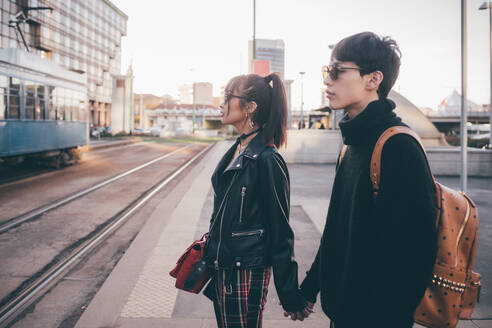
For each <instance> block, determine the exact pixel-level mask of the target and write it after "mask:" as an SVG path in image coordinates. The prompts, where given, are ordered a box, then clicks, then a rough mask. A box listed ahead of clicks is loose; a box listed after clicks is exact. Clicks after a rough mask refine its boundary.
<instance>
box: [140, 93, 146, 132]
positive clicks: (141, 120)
mask: <svg viewBox="0 0 492 328" xmlns="http://www.w3.org/2000/svg"><path fill="white" fill-rule="evenodd" d="M144 120H145V116H144V106H143V94H141V95H140V128H141V129H143V128H144Z"/></svg>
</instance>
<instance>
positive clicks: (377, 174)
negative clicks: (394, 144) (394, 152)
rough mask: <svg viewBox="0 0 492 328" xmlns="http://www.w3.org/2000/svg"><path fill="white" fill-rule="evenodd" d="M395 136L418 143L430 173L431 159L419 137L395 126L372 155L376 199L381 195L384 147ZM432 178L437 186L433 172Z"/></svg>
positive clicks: (379, 141)
mask: <svg viewBox="0 0 492 328" xmlns="http://www.w3.org/2000/svg"><path fill="white" fill-rule="evenodd" d="M395 134H407V135H409V136H411V137H413V138H414V139H415V140H417V141H418V143H419V145H420V147H421V148H422V151H423V152H424V155H425V159H426V161H427V167H428V168H429V171H430V165H429V158H428V157H427V153H426V152H425V148H424V145H423V144H422V141H421V140H420V137H419V135H418V134H417V133H415V132H414V131H413V130H411V129H410V128H408V127H406V126H393V127H391V128H388V129H386V130H385V131H384V132H383V134H381V136H380V137H379V139H378V141H377V142H376V145H375V146H374V150H373V153H372V158H371V182H372V188H373V191H374V198H376V197H377V195H378V193H379V183H380V180H381V155H382V154H383V146H384V144H385V143H386V141H388V139H389V138H391V137H392V136H394V135H395ZM431 176H432V180H433V182H434V184H436V181H435V178H434V175H433V174H432V172H431Z"/></svg>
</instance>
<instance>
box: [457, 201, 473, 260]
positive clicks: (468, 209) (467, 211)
mask: <svg viewBox="0 0 492 328" xmlns="http://www.w3.org/2000/svg"><path fill="white" fill-rule="evenodd" d="M469 217H470V204H468V200H467V201H466V214H465V219H464V220H463V223H462V224H461V228H460V231H459V232H458V238H457V239H456V251H455V254H456V256H455V257H456V261H455V262H454V266H455V267H456V266H457V265H458V245H459V244H460V240H461V237H462V235H463V231H464V230H465V226H466V224H467V223H468V218H469Z"/></svg>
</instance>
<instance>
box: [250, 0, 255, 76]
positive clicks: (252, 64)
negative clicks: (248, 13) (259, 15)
mask: <svg viewBox="0 0 492 328" xmlns="http://www.w3.org/2000/svg"><path fill="white" fill-rule="evenodd" d="M255 59H256V0H253V63H251V66H252V67H253V69H254V60H255Z"/></svg>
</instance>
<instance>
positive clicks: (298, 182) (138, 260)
mask: <svg viewBox="0 0 492 328" xmlns="http://www.w3.org/2000/svg"><path fill="white" fill-rule="evenodd" d="M228 145H229V143H227V142H220V143H218V144H217V145H216V146H214V148H213V149H212V150H211V151H210V152H209V153H208V154H207V155H206V156H205V158H204V159H203V160H202V161H200V163H198V164H197V165H196V166H195V167H194V168H193V169H192V170H191V172H189V173H188V174H187V175H186V176H185V177H184V178H183V179H182V181H181V183H180V187H181V188H187V191H186V192H185V193H184V197H182V199H181V200H179V202H177V205H176V207H175V208H174V210H173V211H172V213H169V212H165V211H163V210H162V209H161V206H160V207H158V208H157V209H156V210H155V212H154V213H153V214H152V216H151V217H150V218H149V220H148V221H147V223H146V224H145V226H144V227H143V229H142V230H141V231H140V233H139V234H138V236H137V237H136V239H135V240H134V241H133V243H132V245H131V246H130V248H129V249H128V250H127V252H126V254H125V255H124V256H123V257H122V259H121V260H120V262H119V263H118V265H117V266H116V267H115V269H114V270H113V272H112V273H111V275H110V276H109V277H108V279H107V280H106V282H105V283H104V285H103V286H102V287H101V289H100V290H99V292H98V293H97V294H96V296H95V297H94V299H93V300H92V302H91V303H90V305H89V306H88V308H87V309H86V311H85V312H84V314H83V315H82V317H81V318H80V320H79V321H78V323H77V325H76V327H77V328H89V327H91V328H96V327H122V328H124V327H186V328H193V327H216V323H215V318H214V316H213V307H212V304H211V302H210V301H209V300H208V299H206V298H205V297H204V296H203V295H201V294H200V295H195V294H190V293H186V292H182V291H178V290H177V289H176V288H174V279H172V278H171V277H170V276H169V274H168V272H169V271H170V270H171V269H172V268H173V267H174V265H175V262H176V260H177V258H178V257H179V255H180V254H181V253H182V251H183V250H184V249H185V248H186V247H187V246H188V245H189V244H190V243H191V241H192V240H193V239H194V238H198V237H199V236H201V234H203V233H204V232H205V231H206V230H207V229H208V224H209V219H210V215H211V212H212V198H213V192H212V191H211V185H210V176H211V175H212V172H213V170H214V168H215V165H216V163H217V161H218V160H219V158H220V157H221V156H222V154H223V153H224V152H225V150H226V149H227V147H228ZM289 171H290V175H291V185H292V187H291V224H292V227H293V229H294V231H295V234H296V241H295V248H296V249H295V251H296V258H297V260H298V262H299V267H300V269H299V275H300V279H302V278H303V277H304V276H305V271H306V270H307V269H308V268H309V266H310V264H311V262H312V260H313V259H314V256H315V253H316V250H317V247H318V245H319V239H320V236H321V231H322V229H323V226H324V219H325V216H326V212H327V209H328V203H329V198H330V192H331V187H332V184H333V177H334V166H333V165H289ZM448 180H449V181H447V182H448V183H447V184H448V185H452V184H453V183H455V182H456V181H455V180H456V179H455V178H451V179H448ZM479 187H480V188H478V190H481V191H479V192H482V194H480V195H481V196H480V195H479V196H480V197H482V198H483V197H485V198H487V197H490V196H492V187H491V184H490V183H488V184H484V185H483V186H482V185H480V186H479ZM472 197H474V195H473V194H472ZM490 198H491V199H492V197H490ZM487 204H488V205H487V207H486V208H485V207H482V208H481V211H482V212H483V211H484V210H485V211H486V212H485V213H488V215H489V216H490V213H491V211H492V204H491V203H490V201H489V202H488V203H487ZM482 205H483V204H479V206H482ZM162 208H164V205H162ZM489 222H492V220H489ZM489 249H490V248H489ZM272 280H273V279H272ZM487 287H488V286H487ZM269 289H270V290H269V293H268V300H267V305H266V308H265V312H264V327H266V328H268V327H287V328H288V327H313V328H314V327H329V320H328V318H327V317H326V316H325V315H324V314H323V312H322V310H321V308H320V306H319V302H318V303H317V304H316V306H315V313H314V314H313V315H312V316H311V317H310V318H308V319H307V320H306V321H304V322H303V323H298V322H292V321H290V320H289V319H286V318H284V317H283V314H282V313H283V311H282V309H281V306H280V305H279V304H278V298H277V295H276V292H275V286H274V283H273V282H271V283H270V288H269ZM488 310H489V308H488V307H487V306H486V307H484V308H483V309H482V310H481V311H480V313H482V314H484V313H485V312H487V311H488ZM490 315H491V316H492V314H490ZM374 322H377V320H374ZM367 327H377V324H373V323H372V322H371V319H370V318H368V325H367ZM415 327H417V325H415ZM459 327H462V328H465V327H466V328H468V327H482V328H485V327H492V320H480V321H477V320H475V321H473V322H472V321H464V322H461V323H460V325H459Z"/></svg>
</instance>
